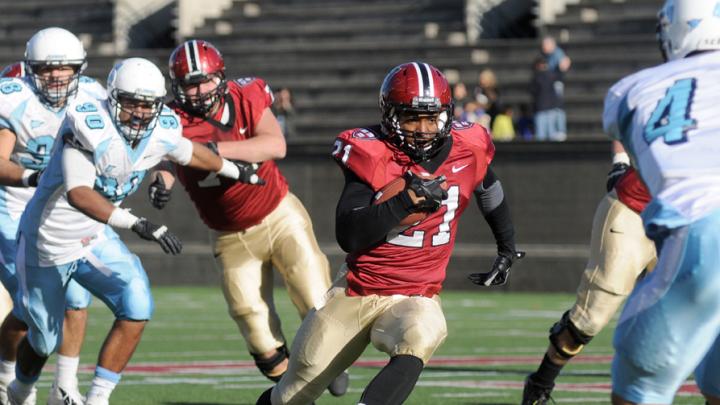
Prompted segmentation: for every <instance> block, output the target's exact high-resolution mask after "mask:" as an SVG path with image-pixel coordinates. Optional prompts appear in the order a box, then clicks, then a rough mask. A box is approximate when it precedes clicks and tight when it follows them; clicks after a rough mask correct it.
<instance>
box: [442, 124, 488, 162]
mask: <svg viewBox="0 0 720 405" xmlns="http://www.w3.org/2000/svg"><path fill="white" fill-rule="evenodd" d="M451 133H452V136H453V138H454V139H455V141H457V142H461V143H464V144H465V145H467V147H469V148H470V149H471V150H472V151H473V154H475V156H476V157H477V158H478V160H481V161H484V162H485V164H490V162H492V159H493V157H494V156H495V145H494V144H493V142H492V138H491V137H490V133H489V132H488V131H487V129H485V127H483V126H482V125H478V124H474V123H470V122H466V121H455V122H453V127H452V130H451Z"/></svg>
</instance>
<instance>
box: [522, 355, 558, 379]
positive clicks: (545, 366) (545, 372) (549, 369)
mask: <svg viewBox="0 0 720 405" xmlns="http://www.w3.org/2000/svg"><path fill="white" fill-rule="evenodd" d="M562 368H563V366H559V365H557V364H555V363H553V362H552V360H550V357H548V355H547V354H545V357H543V360H542V363H540V367H538V369H537V371H536V372H534V373H532V374H531V375H530V378H531V379H532V380H533V382H534V383H536V384H538V385H541V386H543V387H552V386H553V385H555V379H556V378H557V376H558V375H559V374H560V370H562Z"/></svg>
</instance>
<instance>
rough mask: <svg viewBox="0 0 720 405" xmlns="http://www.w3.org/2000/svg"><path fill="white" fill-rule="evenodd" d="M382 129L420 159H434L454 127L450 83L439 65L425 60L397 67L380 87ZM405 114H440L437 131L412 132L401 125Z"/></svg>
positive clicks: (393, 140) (403, 148)
mask: <svg viewBox="0 0 720 405" xmlns="http://www.w3.org/2000/svg"><path fill="white" fill-rule="evenodd" d="M380 109H381V110H382V122H381V125H382V131H383V133H384V135H385V136H386V137H387V139H388V141H390V142H391V143H393V144H394V145H396V146H397V147H399V148H400V149H401V150H402V151H403V152H405V153H406V154H407V155H408V156H409V157H410V158H412V159H413V160H415V161H416V162H422V161H424V160H427V159H430V158H431V157H432V156H434V154H435V153H436V152H437V151H438V150H439V149H440V147H441V146H442V145H443V144H444V143H445V139H447V137H448V135H449V134H450V129H451V128H452V117H453V101H452V91H451V89H450V84H448V81H447V79H445V76H444V75H443V74H442V73H441V72H440V71H439V70H438V69H436V68H435V67H433V66H431V65H429V64H427V63H422V62H411V63H404V64H402V65H399V66H396V67H395V68H393V69H392V70H391V71H390V73H388V75H387V76H385V80H384V81H383V84H382V88H381V89H380ZM402 114H437V118H438V131H437V132H419V131H413V132H409V131H406V130H403V129H402V128H401V127H400V119H399V117H400V115H402Z"/></svg>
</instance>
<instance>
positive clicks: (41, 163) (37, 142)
mask: <svg viewBox="0 0 720 405" xmlns="http://www.w3.org/2000/svg"><path fill="white" fill-rule="evenodd" d="M54 142H55V138H54V137H52V136H50V135H45V136H39V137H37V138H31V139H30V140H28V143H27V146H26V147H25V149H27V152H28V154H29V155H30V157H29V158H25V157H23V158H20V163H21V164H22V165H23V166H24V167H27V168H28V169H33V170H41V169H44V168H45V166H47V164H48V162H49V161H50V150H51V149H52V146H53V143H54Z"/></svg>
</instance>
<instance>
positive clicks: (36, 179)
mask: <svg viewBox="0 0 720 405" xmlns="http://www.w3.org/2000/svg"><path fill="white" fill-rule="evenodd" d="M42 173H43V171H42V170H38V171H36V172H33V174H31V175H30V177H28V183H27V184H28V187H37V186H38V183H40V176H42Z"/></svg>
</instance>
